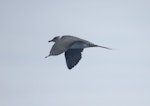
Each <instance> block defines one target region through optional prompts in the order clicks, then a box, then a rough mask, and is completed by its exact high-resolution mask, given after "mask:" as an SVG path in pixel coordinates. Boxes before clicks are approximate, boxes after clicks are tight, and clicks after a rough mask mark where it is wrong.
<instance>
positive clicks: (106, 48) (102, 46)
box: [96, 45, 113, 50]
mask: <svg viewBox="0 0 150 106" xmlns="http://www.w3.org/2000/svg"><path fill="white" fill-rule="evenodd" d="M96 47H100V48H104V49H108V50H113V49H112V48H108V47H105V46H99V45H96Z"/></svg>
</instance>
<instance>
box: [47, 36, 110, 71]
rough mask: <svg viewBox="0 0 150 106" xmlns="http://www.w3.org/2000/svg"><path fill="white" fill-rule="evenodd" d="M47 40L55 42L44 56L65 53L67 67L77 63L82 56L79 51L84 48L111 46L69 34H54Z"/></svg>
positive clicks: (69, 67)
mask: <svg viewBox="0 0 150 106" xmlns="http://www.w3.org/2000/svg"><path fill="white" fill-rule="evenodd" d="M48 42H55V44H54V45H53V46H52V48H51V50H50V53H49V55H48V56H46V57H45V58H47V57H49V56H57V55H59V54H61V53H65V59H66V64H67V67H68V69H72V68H73V67H74V66H75V65H77V64H78V62H79V61H80V59H81V57H82V55H81V52H82V51H83V49H84V48H89V47H101V48H105V49H108V50H111V48H108V47H104V46H99V45H95V44H93V43H92V42H89V41H87V40H84V39H81V38H78V37H75V36H71V35H64V36H56V37H54V38H53V39H52V40H50V41H48Z"/></svg>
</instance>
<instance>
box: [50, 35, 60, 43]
mask: <svg viewBox="0 0 150 106" xmlns="http://www.w3.org/2000/svg"><path fill="white" fill-rule="evenodd" d="M59 39H60V36H56V37H54V38H53V39H52V40H49V41H48V42H56V41H58V40H59Z"/></svg>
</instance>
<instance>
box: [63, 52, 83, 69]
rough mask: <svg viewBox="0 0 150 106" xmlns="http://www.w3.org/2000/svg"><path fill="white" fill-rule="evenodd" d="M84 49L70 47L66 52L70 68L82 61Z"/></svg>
mask: <svg viewBox="0 0 150 106" xmlns="http://www.w3.org/2000/svg"><path fill="white" fill-rule="evenodd" d="M82 51H83V49H68V50H67V51H66V52H65V58H66V64H67V67H68V68H69V69H72V68H73V67H74V66H75V65H77V63H78V62H79V61H80V59H81V57H82V55H81V52H82Z"/></svg>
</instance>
